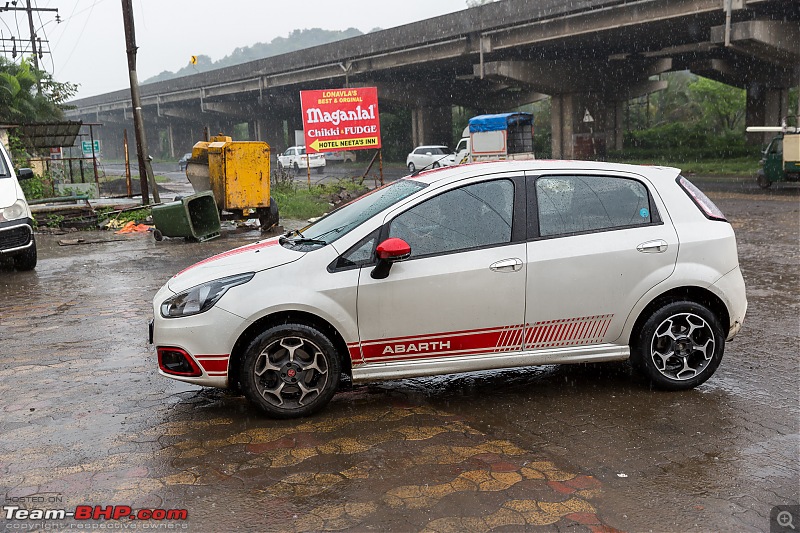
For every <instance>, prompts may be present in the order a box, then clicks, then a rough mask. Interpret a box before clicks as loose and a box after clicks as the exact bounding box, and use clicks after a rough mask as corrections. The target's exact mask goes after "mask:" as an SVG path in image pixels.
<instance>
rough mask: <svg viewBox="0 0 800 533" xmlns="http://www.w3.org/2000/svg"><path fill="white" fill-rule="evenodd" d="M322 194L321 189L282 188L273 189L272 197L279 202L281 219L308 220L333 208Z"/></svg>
mask: <svg viewBox="0 0 800 533" xmlns="http://www.w3.org/2000/svg"><path fill="white" fill-rule="evenodd" d="M320 192H321V188H320V187H311V189H306V188H299V187H297V188H293V189H292V188H286V187H280V188H274V189H272V191H271V193H272V194H271V195H272V197H273V198H274V199H275V201H276V202H278V209H279V210H280V215H281V218H296V219H299V220H307V219H309V218H312V217H318V216H321V215H322V214H323V213H325V212H326V211H329V210H330V208H331V207H330V205H329V204H328V201H327V200H325V199H323V198H322V196H321V194H320Z"/></svg>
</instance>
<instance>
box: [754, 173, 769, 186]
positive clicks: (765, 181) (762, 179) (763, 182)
mask: <svg viewBox="0 0 800 533" xmlns="http://www.w3.org/2000/svg"><path fill="white" fill-rule="evenodd" d="M756 181H758V186H759V187H761V188H762V189H769V187H770V185H772V182H771V181H770V180H769V178H768V177H767V176H766V174H764V171H763V170H759V171H758V176H757V178H756Z"/></svg>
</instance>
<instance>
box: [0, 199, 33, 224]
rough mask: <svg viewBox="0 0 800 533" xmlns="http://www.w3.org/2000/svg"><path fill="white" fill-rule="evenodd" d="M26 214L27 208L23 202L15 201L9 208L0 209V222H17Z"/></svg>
mask: <svg viewBox="0 0 800 533" xmlns="http://www.w3.org/2000/svg"><path fill="white" fill-rule="evenodd" d="M27 213H28V208H27V206H26V205H25V202H24V201H23V200H17V201H16V202H14V203H13V204H11V205H10V206H8V207H6V208H3V209H0V220H17V219H18V218H22V217H24V216H25V215H26V214H27Z"/></svg>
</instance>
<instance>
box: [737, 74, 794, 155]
mask: <svg viewBox="0 0 800 533" xmlns="http://www.w3.org/2000/svg"><path fill="white" fill-rule="evenodd" d="M788 114H789V89H788V88H787V89H775V88H771V87H770V88H768V87H765V86H764V85H761V84H755V83H754V84H752V85H750V87H748V88H747V110H746V118H745V123H746V124H747V125H748V126H780V125H781V121H783V120H784V119H785V118H786V116H787V115H788ZM774 135H775V134H774V133H748V134H747V143H748V144H751V145H762V144H767V143H768V142H769V141H770V140H771V139H772V137H774Z"/></svg>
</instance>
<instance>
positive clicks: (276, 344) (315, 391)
mask: <svg viewBox="0 0 800 533" xmlns="http://www.w3.org/2000/svg"><path fill="white" fill-rule="evenodd" d="M268 365H269V366H268ZM270 367H271V368H270ZM340 373H341V364H340V361H339V356H338V353H337V352H336V348H335V347H334V346H333V343H332V342H331V341H330V339H328V337H326V336H325V334H323V333H322V332H320V331H319V330H317V329H316V328H314V327H312V326H308V325H306V324H292V323H289V324H280V325H278V326H273V327H271V328H269V329H267V330H266V331H264V332H263V333H261V334H260V335H259V336H257V337H256V338H255V339H253V341H252V342H251V343H250V345H249V346H248V347H247V348H246V350H245V355H244V359H243V360H242V367H241V372H240V376H241V378H240V383H241V386H242V392H243V393H244V395H245V396H246V397H247V399H248V400H250V402H252V403H253V404H254V405H256V406H257V407H259V408H260V409H261V410H263V411H264V412H265V413H267V414H268V415H269V416H271V417H273V418H297V417H302V416H308V415H310V414H313V413H315V412H317V411H319V410H320V409H322V408H323V407H325V405H326V404H327V403H328V402H329V401H330V399H331V398H332V397H333V395H334V393H335V392H336V389H338V387H339V374H340ZM304 388H305V390H303V389H304Z"/></svg>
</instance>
